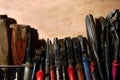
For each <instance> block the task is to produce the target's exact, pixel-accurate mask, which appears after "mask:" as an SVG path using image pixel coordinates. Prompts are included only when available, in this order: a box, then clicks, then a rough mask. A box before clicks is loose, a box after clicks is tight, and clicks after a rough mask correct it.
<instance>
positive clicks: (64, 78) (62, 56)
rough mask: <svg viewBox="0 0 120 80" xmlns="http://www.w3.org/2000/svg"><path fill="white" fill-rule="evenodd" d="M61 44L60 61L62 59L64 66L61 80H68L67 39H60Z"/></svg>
mask: <svg viewBox="0 0 120 80" xmlns="http://www.w3.org/2000/svg"><path fill="white" fill-rule="evenodd" d="M59 46H60V61H61V64H62V65H61V67H62V79H61V80H68V77H67V65H68V62H67V53H66V48H65V40H64V39H59Z"/></svg>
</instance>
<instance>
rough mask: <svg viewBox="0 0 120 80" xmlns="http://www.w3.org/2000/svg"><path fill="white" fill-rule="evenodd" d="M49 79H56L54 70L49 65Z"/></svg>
mask: <svg viewBox="0 0 120 80" xmlns="http://www.w3.org/2000/svg"><path fill="white" fill-rule="evenodd" d="M50 80H56V76H55V70H54V68H53V67H52V66H50Z"/></svg>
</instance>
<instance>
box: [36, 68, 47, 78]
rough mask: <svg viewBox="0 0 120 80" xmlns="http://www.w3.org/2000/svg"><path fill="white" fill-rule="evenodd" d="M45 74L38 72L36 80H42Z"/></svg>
mask: <svg viewBox="0 0 120 80" xmlns="http://www.w3.org/2000/svg"><path fill="white" fill-rule="evenodd" d="M44 76H45V73H44V71H42V70H40V71H38V72H37V73H36V80H44Z"/></svg>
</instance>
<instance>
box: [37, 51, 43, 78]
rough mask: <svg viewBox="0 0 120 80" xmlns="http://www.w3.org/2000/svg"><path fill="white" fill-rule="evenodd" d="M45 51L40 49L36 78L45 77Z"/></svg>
mask: <svg viewBox="0 0 120 80" xmlns="http://www.w3.org/2000/svg"><path fill="white" fill-rule="evenodd" d="M44 65H45V52H44V51H41V58H40V65H39V71H37V73H36V80H44V78H45V71H44V68H45V66H44Z"/></svg>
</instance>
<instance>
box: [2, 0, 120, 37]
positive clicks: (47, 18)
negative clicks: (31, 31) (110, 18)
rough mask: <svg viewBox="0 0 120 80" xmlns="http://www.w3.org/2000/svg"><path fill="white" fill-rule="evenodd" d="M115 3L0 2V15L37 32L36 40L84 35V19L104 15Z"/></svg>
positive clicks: (119, 6) (69, 0)
mask: <svg viewBox="0 0 120 80" xmlns="http://www.w3.org/2000/svg"><path fill="white" fill-rule="evenodd" d="M116 8H117V9H120V1H119V0H0V14H7V15H8V16H9V17H12V18H15V19H16V20H17V22H18V23H19V24H29V25H31V26H32V27H34V28H36V29H38V32H39V38H44V39H46V38H51V39H52V38H53V37H56V36H57V37H59V38H64V37H67V36H70V37H72V36H77V35H80V34H82V35H84V36H86V29H85V16H86V15H87V14H89V13H91V14H93V15H94V16H95V17H99V16H104V17H105V16H106V15H107V14H108V12H109V11H111V10H113V9H116Z"/></svg>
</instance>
